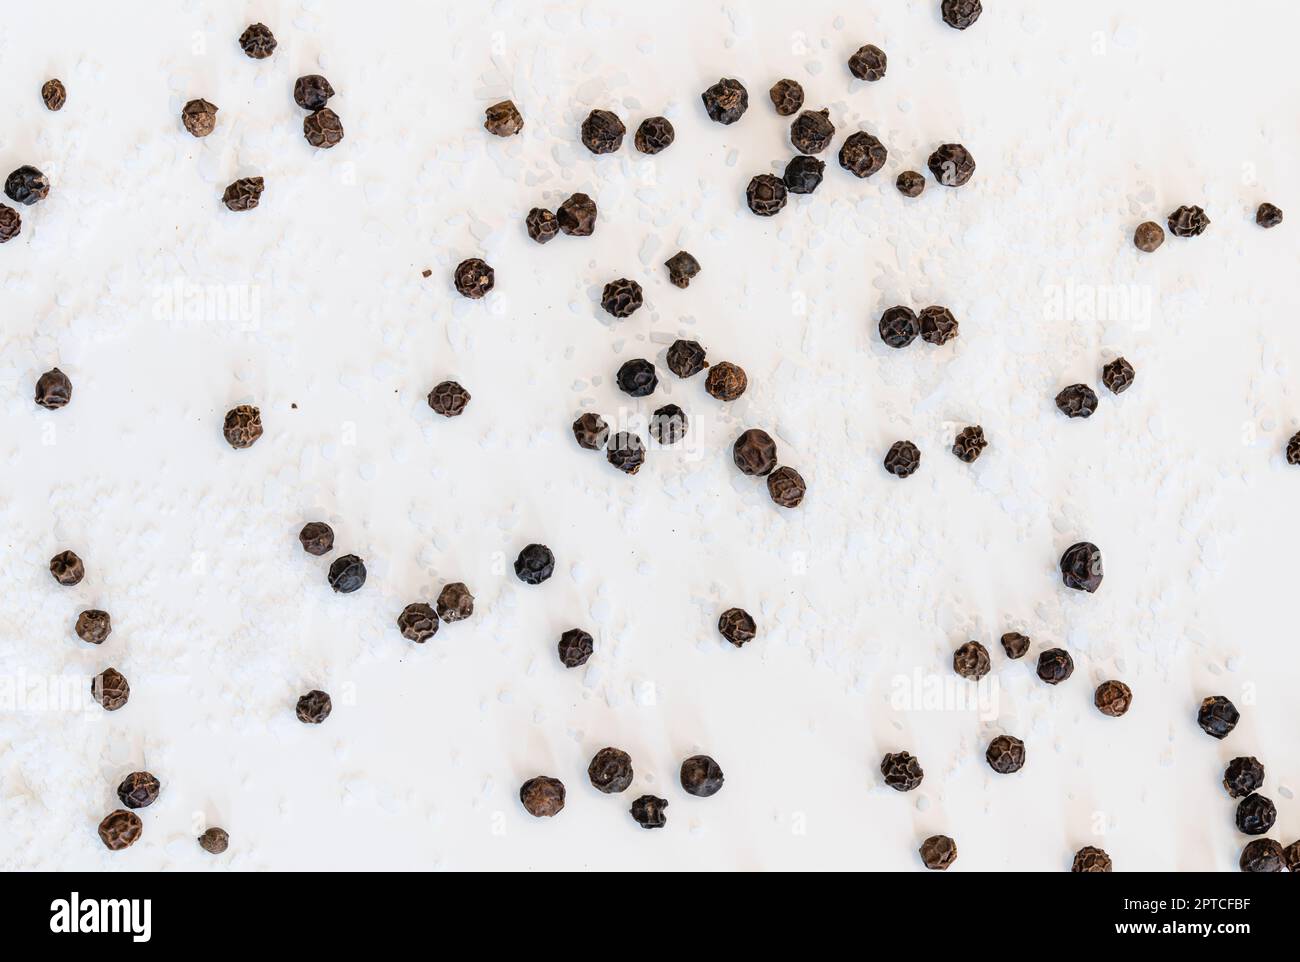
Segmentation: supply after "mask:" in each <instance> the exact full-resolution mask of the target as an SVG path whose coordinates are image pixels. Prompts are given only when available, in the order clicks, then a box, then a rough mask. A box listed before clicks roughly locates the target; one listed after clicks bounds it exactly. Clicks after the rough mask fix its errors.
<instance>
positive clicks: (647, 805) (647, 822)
mask: <svg viewBox="0 0 1300 962" xmlns="http://www.w3.org/2000/svg"><path fill="white" fill-rule="evenodd" d="M667 807H668V799H666V798H658V797H656V796H654V795H642V796H641V797H640V798H638V799H637V800H636V801H635V802H633V803H632V817H633V818H634V819H636V823H637V824H638V825H640V826H641V827H642V828H663V827H664V826H665V825H667V824H668V816H667V815H666V814H664V809H665V808H667Z"/></svg>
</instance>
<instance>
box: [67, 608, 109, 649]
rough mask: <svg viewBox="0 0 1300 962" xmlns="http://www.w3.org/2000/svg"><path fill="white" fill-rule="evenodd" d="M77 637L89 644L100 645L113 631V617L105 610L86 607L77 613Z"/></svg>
mask: <svg viewBox="0 0 1300 962" xmlns="http://www.w3.org/2000/svg"><path fill="white" fill-rule="evenodd" d="M76 632H77V637H78V638H80V639H81V640H82V641H84V642H87V643H88V644H91V645H102V644H103V643H104V642H105V641H107V640H108V636H109V635H110V634H112V633H113V619H112V618H110V617H109V616H108V612H107V611H100V610H99V609H98V608H87V609H86V610H85V611H83V612H82V613H81V614H79V615H77V625H76Z"/></svg>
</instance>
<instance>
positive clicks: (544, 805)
mask: <svg viewBox="0 0 1300 962" xmlns="http://www.w3.org/2000/svg"><path fill="white" fill-rule="evenodd" d="M519 801H520V802H522V803H523V806H524V811H526V812H527V813H528V814H529V815H531V816H533V817H534V818H551V817H552V816H555V815H558V814H560V810H561V809H563V808H564V783H563V782H562V781H560V780H559V779H558V778H551V777H550V776H549V775H538V776H537V777H536V778H530V779H528V781H526V782H524V783H523V785H521V786H520V787H519Z"/></svg>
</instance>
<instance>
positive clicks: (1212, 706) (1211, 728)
mask: <svg viewBox="0 0 1300 962" xmlns="http://www.w3.org/2000/svg"><path fill="white" fill-rule="evenodd" d="M1240 720H1241V713H1240V712H1239V711H1237V706H1236V705H1234V704H1233V703H1232V702H1230V701H1229V700H1228V699H1227V698H1225V697H1223V696H1222V695H1211V696H1210V697H1209V698H1207V699H1205V700H1204V701H1203V702H1201V707H1200V708H1199V709H1197V712H1196V724H1198V725H1200V726H1201V731H1203V732H1205V734H1207V735H1210V736H1212V737H1214V738H1220V739H1222V738H1227V737H1228V736H1229V735H1230V734H1232V730H1233V729H1234V728H1236V727H1237V722H1238V721H1240Z"/></svg>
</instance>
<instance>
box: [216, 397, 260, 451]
mask: <svg viewBox="0 0 1300 962" xmlns="http://www.w3.org/2000/svg"><path fill="white" fill-rule="evenodd" d="M221 433H222V434H223V435H224V436H225V439H226V443H227V444H229V445H230V446H231V447H232V448H234V449H236V450H242V449H243V448H251V447H252V446H253V445H254V444H256V443H257V439H258V438H260V437H261V436H262V412H261V411H260V410H258V409H257V408H256V407H254V406H253V405H251V404H240V405H238V406H236V407H233V408H231V409H230V410H229V411H227V412H226V418H225V420H224V421H223V422H222V424H221Z"/></svg>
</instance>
